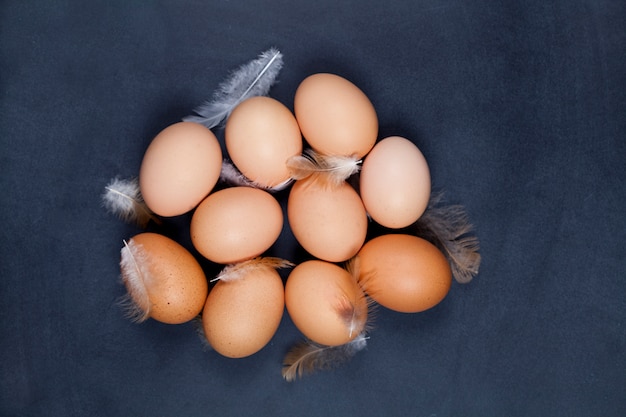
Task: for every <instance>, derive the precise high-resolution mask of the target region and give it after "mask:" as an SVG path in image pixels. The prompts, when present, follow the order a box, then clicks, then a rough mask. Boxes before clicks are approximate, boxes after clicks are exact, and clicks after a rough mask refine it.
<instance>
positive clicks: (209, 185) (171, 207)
mask: <svg viewBox="0 0 626 417" xmlns="http://www.w3.org/2000/svg"><path fill="white" fill-rule="evenodd" d="M221 169H222V151H221V149H220V145H219V142H218V141H217V138H216V137H215V135H214V134H213V132H211V131H210V130H209V129H207V128H206V127H204V126H202V125H200V124H197V123H193V122H180V123H176V124H173V125H171V126H169V127H167V128H165V129H164V130H162V131H161V133H159V134H158V135H157V136H156V137H155V138H154V139H153V140H152V142H151V143H150V145H149V146H148V149H147V150H146V153H145V154H144V157H143V161H142V162H141V168H140V171H139V186H140V189H141V195H142V197H143V199H144V201H145V203H146V205H147V206H148V207H149V208H150V209H151V210H152V211H153V212H155V213H156V214H158V215H161V216H166V217H171V216H178V215H181V214H184V213H187V212H188V211H190V210H192V209H193V208H194V207H196V206H197V205H198V203H200V201H202V199H203V198H204V197H206V196H207V195H208V194H209V193H210V192H211V190H212V189H213V187H214V186H215V184H217V180H218V179H219V176H220V171H221Z"/></svg>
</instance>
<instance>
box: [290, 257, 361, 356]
mask: <svg viewBox="0 0 626 417" xmlns="http://www.w3.org/2000/svg"><path fill="white" fill-rule="evenodd" d="M285 305H286V306H287V311H288V312H289V316H290V317H291V319H292V321H293V323H294V324H295V326H296V327H297V328H298V329H299V330H300V331H301V332H302V333H303V334H304V335H305V336H306V337H307V338H309V339H311V340H312V341H314V342H317V343H320V344H322V345H327V346H337V345H342V344H345V343H348V342H349V341H350V340H352V339H354V338H355V337H356V336H358V335H359V334H360V333H361V332H362V331H363V329H364V328H365V325H366V322H367V308H368V306H367V300H366V298H365V296H364V294H363V291H361V289H360V288H359V286H358V284H357V283H356V280H355V278H354V277H353V276H352V275H351V274H350V273H349V272H348V271H346V270H345V269H343V268H341V267H339V266H337V265H335V264H332V263H330V262H325V261H320V260H311V261H305V262H303V263H301V264H299V265H298V266H296V267H295V268H294V269H293V270H292V271H291V273H290V274H289V277H288V278H287V284H286V286H285Z"/></svg>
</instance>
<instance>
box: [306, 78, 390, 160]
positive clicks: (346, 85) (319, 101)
mask: <svg viewBox="0 0 626 417" xmlns="http://www.w3.org/2000/svg"><path fill="white" fill-rule="evenodd" d="M294 112H295V115H296V120H297V121H298V124H299V125H300V130H301V131H302V134H303V135H304V138H305V139H306V140H307V142H308V144H309V145H310V146H311V147H312V148H313V149H314V150H315V151H317V152H319V153H322V154H325V155H341V156H356V157H357V158H361V157H363V156H364V155H365V154H367V153H368V152H369V151H370V149H372V147H373V146H374V143H375V142H376V138H377V135H378V117H377V115H376V110H375V109H374V106H373V104H372V102H371V101H370V100H369V98H368V97H367V96H366V95H365V93H363V91H361V90H360V89H359V88H358V87H357V86H356V85H354V84H353V83H352V82H350V81H348V80H347V79H345V78H343V77H341V76H339V75H335V74H329V73H318V74H313V75H310V76H308V77H307V78H305V79H304V80H303V81H302V82H301V83H300V85H299V86H298V88H297V90H296V94H295V98H294Z"/></svg>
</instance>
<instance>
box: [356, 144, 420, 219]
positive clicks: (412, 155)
mask: <svg viewBox="0 0 626 417" xmlns="http://www.w3.org/2000/svg"><path fill="white" fill-rule="evenodd" d="M359 189H360V193H361V198H362V200H363V205H364V206H365V209H366V210H367V212H368V214H369V215H370V216H371V217H372V219H373V220H374V221H376V222H377V223H379V224H381V225H383V226H385V227H388V228H393V229H399V228H402V227H406V226H409V225H411V224H413V223H414V222H416V221H417V219H419V218H420V216H421V215H422V214H423V213H424V211H425V210H426V207H427V206H428V201H429V199H430V191H431V182H430V170H429V168H428V163H427V162H426V158H424V155H423V154H422V152H421V151H420V150H419V149H418V147H417V146H415V145H414V144H413V143H412V142H411V141H409V140H408V139H405V138H403V137H400V136H391V137H388V138H385V139H383V140H381V141H380V142H378V143H377V144H376V145H375V146H374V148H373V149H372V151H371V152H370V153H369V154H368V155H367V157H366V158H365V160H364V161H363V166H362V168H361V175H360V186H359Z"/></svg>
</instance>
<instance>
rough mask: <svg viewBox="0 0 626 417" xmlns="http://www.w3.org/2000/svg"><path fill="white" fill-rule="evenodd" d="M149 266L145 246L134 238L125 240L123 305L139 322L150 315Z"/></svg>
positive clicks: (122, 257) (123, 250)
mask: <svg viewBox="0 0 626 417" xmlns="http://www.w3.org/2000/svg"><path fill="white" fill-rule="evenodd" d="M148 266H149V259H148V257H147V254H146V253H145V251H144V250H143V247H142V246H141V245H137V244H135V242H133V241H132V240H131V241H130V242H126V241H124V247H123V248H122V250H121V260H120V270H121V273H122V281H123V282H124V285H125V286H126V295H125V296H124V297H123V298H122V299H121V305H122V307H124V309H125V310H126V315H127V316H128V317H129V318H130V319H132V320H133V321H135V322H138V323H141V322H143V321H145V320H147V319H148V317H150V305H151V303H150V298H149V297H148V291H147V289H146V280H148V279H149V277H150V272H149V269H148Z"/></svg>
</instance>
